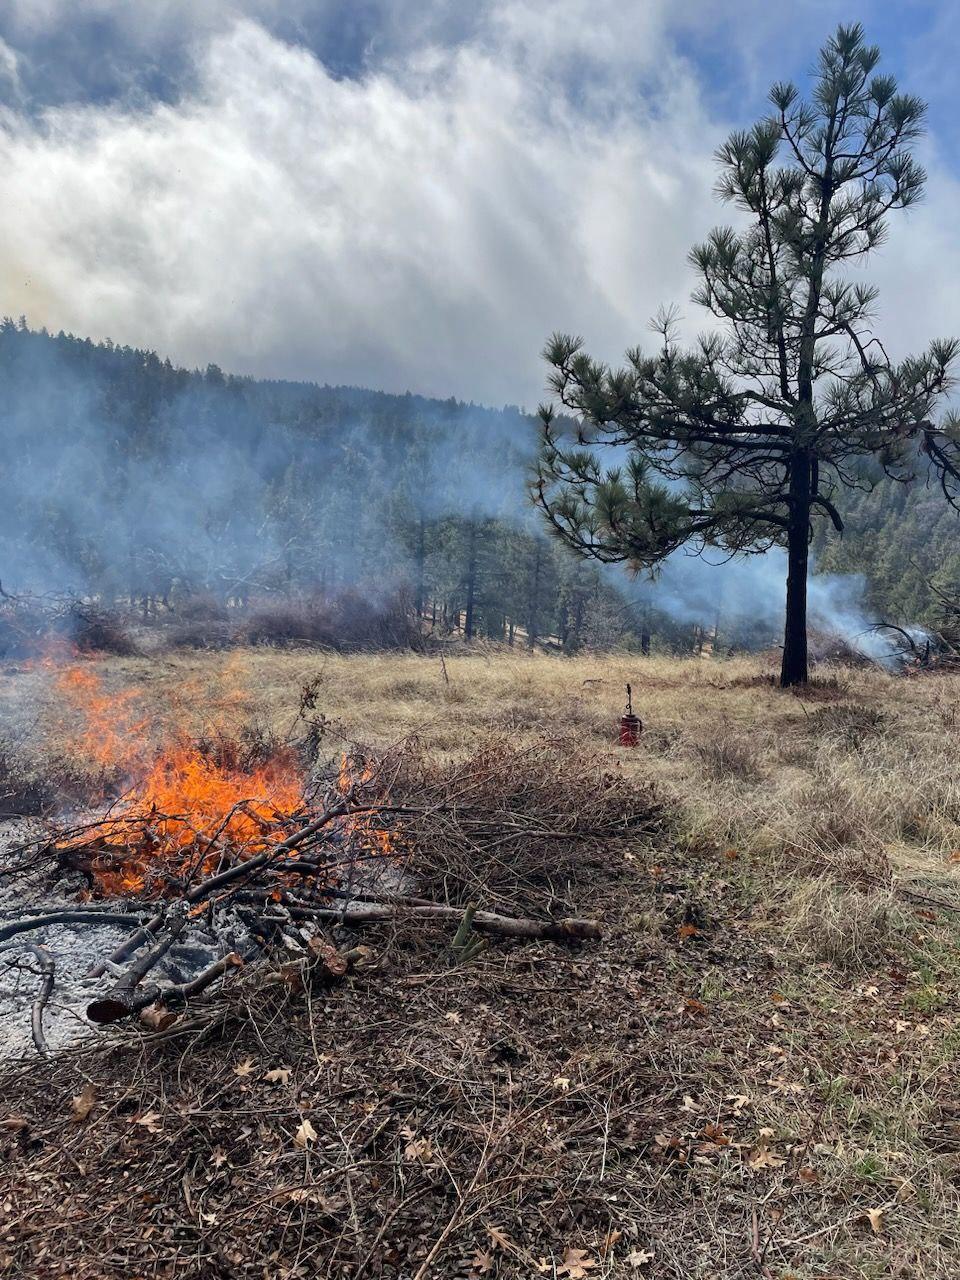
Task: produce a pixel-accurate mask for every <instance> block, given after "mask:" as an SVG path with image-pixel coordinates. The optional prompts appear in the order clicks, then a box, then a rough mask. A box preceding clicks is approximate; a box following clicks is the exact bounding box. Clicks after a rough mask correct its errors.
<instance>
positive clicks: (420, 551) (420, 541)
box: [414, 511, 427, 623]
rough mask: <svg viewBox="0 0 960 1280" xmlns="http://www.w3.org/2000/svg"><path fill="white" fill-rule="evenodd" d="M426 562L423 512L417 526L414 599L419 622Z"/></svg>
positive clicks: (425, 535) (425, 530) (421, 613)
mask: <svg viewBox="0 0 960 1280" xmlns="http://www.w3.org/2000/svg"><path fill="white" fill-rule="evenodd" d="M426 562H427V522H426V519H425V518H424V515H423V512H422V511H421V512H420V519H419V523H418V525H417V552H416V566H417V587H416V598H415V599H414V608H415V609H416V612H417V622H418V623H419V622H420V619H421V618H422V617H423V607H424V602H425V596H426V581H425V580H426Z"/></svg>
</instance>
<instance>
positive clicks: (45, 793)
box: [0, 742, 57, 819]
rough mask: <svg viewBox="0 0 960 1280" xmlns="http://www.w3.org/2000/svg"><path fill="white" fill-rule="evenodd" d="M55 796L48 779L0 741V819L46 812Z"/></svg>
mask: <svg viewBox="0 0 960 1280" xmlns="http://www.w3.org/2000/svg"><path fill="white" fill-rule="evenodd" d="M56 798H57V796H56V788H55V787H54V785H53V782H52V780H51V779H50V778H49V777H45V776H44V775H43V774H42V773H40V772H38V770H37V768H36V766H35V765H34V764H33V763H32V762H31V761H29V760H27V759H26V758H25V757H23V756H22V755H21V754H20V753H19V752H18V751H17V749H16V748H15V747H14V746H12V745H11V744H10V743H6V742H0V819H2V818H33V817H37V816H38V815H40V814H45V813H49V812H50V811H51V810H52V809H53V808H54V807H55V804H56Z"/></svg>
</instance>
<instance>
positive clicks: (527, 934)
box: [286, 902, 602, 942]
mask: <svg viewBox="0 0 960 1280" xmlns="http://www.w3.org/2000/svg"><path fill="white" fill-rule="evenodd" d="M286 909H287V910H288V911H289V914H290V915H291V916H292V917H293V918H294V919H296V920H299V919H303V920H306V919H313V920H332V921H336V922H337V923H339V924H346V925H354V924H357V925H359V924H375V923H377V922H378V921H381V920H408V919H410V920H424V919H435V920H455V921H456V922H457V924H458V925H459V924H460V922H461V921H462V920H463V908H462V907H447V906H443V905H442V904H440V903H431V904H430V905H429V906H407V905H404V904H400V903H393V902H353V903H346V904H345V905H344V906H342V907H312V906H311V907H294V906H291V907H288V908H286ZM472 927H473V928H474V929H476V931H477V932H478V933H493V934H497V935H499V936H500V937H503V938H526V939H527V940H528V941H536V940H538V939H547V940H549V941H551V942H574V941H587V940H590V941H596V940H597V939H599V938H600V937H601V936H602V934H601V931H600V926H599V925H598V924H597V922H596V921H595V920H581V919H578V918H575V917H567V918H564V919H561V920H529V919H525V918H524V917H522V916H501V915H496V914H495V913H494V912H493V911H476V912H474V915H473V920H472Z"/></svg>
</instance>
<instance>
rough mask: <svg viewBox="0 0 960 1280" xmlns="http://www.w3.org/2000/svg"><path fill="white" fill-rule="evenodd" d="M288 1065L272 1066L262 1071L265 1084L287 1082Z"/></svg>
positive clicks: (288, 1074)
mask: <svg viewBox="0 0 960 1280" xmlns="http://www.w3.org/2000/svg"><path fill="white" fill-rule="evenodd" d="M290 1070H291V1069H290V1067H274V1068H273V1069H272V1070H270V1071H267V1072H265V1073H264V1077H263V1078H264V1080H266V1082H267V1084H287V1083H288V1082H289V1080H290Z"/></svg>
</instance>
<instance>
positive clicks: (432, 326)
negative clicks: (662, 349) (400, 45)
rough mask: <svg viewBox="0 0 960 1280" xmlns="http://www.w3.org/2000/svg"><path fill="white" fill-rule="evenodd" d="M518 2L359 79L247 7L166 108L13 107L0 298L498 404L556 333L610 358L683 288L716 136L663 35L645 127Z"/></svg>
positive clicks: (638, 103)
mask: <svg viewBox="0 0 960 1280" xmlns="http://www.w3.org/2000/svg"><path fill="white" fill-rule="evenodd" d="M526 8H527V6H526V4H519V3H512V4H510V5H505V6H500V7H499V10H498V13H499V19H498V22H497V23H492V24H491V25H490V26H489V27H488V28H487V29H486V31H485V33H484V37H483V39H478V40H476V41H474V42H472V43H470V44H465V45H461V46H460V47H454V48H450V47H447V48H442V47H434V48H430V49H427V50H426V51H424V52H422V53H421V54H420V55H418V56H417V57H415V58H410V59H405V60H404V62H403V64H402V65H400V64H399V63H398V64H397V65H394V66H392V67H390V68H388V69H385V70H381V71H379V72H378V73H376V74H370V75H369V76H367V77H366V78H365V79H362V80H352V79H335V78H333V77H332V76H331V75H330V74H328V73H327V71H326V70H325V69H324V67H323V66H322V65H321V63H320V62H318V61H317V60H316V59H315V58H314V57H313V56H312V55H311V54H310V53H308V52H307V51H305V50H304V49H301V48H294V47H292V46H289V45H286V44H283V43H281V42H280V41H278V40H276V39H274V38H272V37H271V36H269V35H268V34H267V33H266V32H265V31H264V30H263V28H262V27H260V26H258V25H256V24H254V23H252V22H250V21H241V22H239V23H237V24H236V25H234V26H233V27H232V28H231V29H230V30H229V31H227V32H226V33H222V34H219V35H217V36H215V37H214V38H212V39H211V40H210V41H209V42H208V43H205V44H204V45H203V47H202V50H201V52H200V54H199V61H198V65H197V68H196V77H197V78H196V84H197V88H196V90H195V91H194V92H192V94H191V96H189V97H187V98H185V99H183V100H182V101H180V102H179V103H178V104H177V105H175V106H170V105H157V106H152V107H150V108H149V109H148V110H146V111H143V110H141V111H133V110H130V109H121V108H119V107H117V106H109V107H102V108H97V107H89V106H88V107H82V108H69V109H60V110H56V111H52V112H49V113H48V114H47V115H46V116H45V118H44V119H43V121H42V122H41V123H40V124H39V125H38V124H36V123H34V122H30V121H28V120H27V119H21V118H16V117H13V116H8V118H7V119H6V121H5V122H4V128H3V132H2V135H0V160H2V164H3V167H4V172H5V175H6V179H7V182H6V187H7V191H8V192H13V193H15V198H14V199H12V200H7V201H5V202H4V203H3V206H2V207H0V244H2V246H3V250H2V252H3V255H4V259H5V261H4V271H3V274H2V278H0V308H2V309H3V310H5V311H7V312H11V313H14V314H16V313H18V312H19V311H24V312H25V313H26V314H27V316H28V317H29V318H30V320H31V321H32V322H34V323H47V324H49V325H51V326H55V327H60V326H64V327H67V328H71V329H74V330H76V331H79V332H83V333H87V332H90V333H93V334H95V335H105V334H110V335H111V336H113V337H115V338H116V339H117V340H121V341H130V342H135V343H143V344H148V345H151V346H156V347H158V348H160V349H161V350H163V351H169V352H171V353H172V354H173V355H174V356H175V357H178V358H180V359H184V360H188V361H198V362H203V361H206V360H210V359H212V360H217V361H219V362H220V363H222V364H224V365H225V366H227V367H230V368H239V369H243V370H250V371H256V372H261V373H267V372H271V373H281V374H286V375H288V376H289V375H301V376H316V377H318V378H321V379H329V380H331V381H356V382H362V383H367V384H380V385H385V386H390V387H396V388H404V387H408V386H409V387H411V388H413V389H417V390H425V391H429V392H436V393H440V394H460V395H465V396H472V397H475V398H482V399H485V400H488V401H494V402H499V401H504V400H518V399H522V400H524V401H526V402H527V403H531V402H533V401H535V400H536V398H537V396H538V395H539V393H540V389H541V385H542V377H543V375H542V370H541V368H540V364H539V360H538V354H537V353H538V351H539V348H540V345H541V344H542V342H543V340H544V339H545V337H546V336H547V334H548V333H549V331H550V330H551V329H552V328H554V327H567V328H569V327H573V328H578V329H582V330H584V331H585V333H586V334H587V336H588V337H589V338H590V340H591V342H592V343H593V345H594V346H596V347H599V348H601V349H602V350H604V351H605V352H606V353H607V354H609V355H610V356H615V355H617V354H618V353H619V352H620V350H621V349H622V348H623V346H624V345H625V343H626V342H627V341H630V340H633V339H634V338H635V337H636V336H637V330H638V328H639V327H641V326H642V325H643V324H644V323H645V321H646V318H647V317H648V315H649V314H650V313H651V312H652V310H653V309H654V308H655V306H656V304H657V303H658V301H659V300H660V299H661V298H662V297H664V296H667V297H670V296H674V295H676V294H677V292H678V291H679V292H680V293H683V292H685V289H686V284H685V278H686V267H685V265H684V256H685V252H686V249H687V247H688V243H689V241H690V240H691V238H693V236H694V234H695V233H699V232H701V231H702V230H703V228H704V227H705V226H707V225H708V223H709V219H710V216H711V213H712V211H711V210H710V209H709V208H708V207H707V202H706V201H705V200H704V193H705V191H707V190H708V189H709V186H710V182H711V178H712V175H711V170H710V164H709V153H710V148H711V146H712V144H713V142H714V140H715V137H714V134H715V130H714V129H713V127H712V126H711V125H710V123H709V122H708V121H706V120H705V119H704V118H703V114H702V112H701V111H700V109H699V107H698V102H697V93H696V89H695V86H694V84H693V81H692V79H691V77H690V75H689V72H688V70H687V69H686V68H685V67H684V66H683V64H682V63H680V62H679V61H678V60H677V59H676V58H673V57H671V56H670V51H669V47H668V46H666V45H664V46H663V47H662V48H661V49H660V51H659V55H657V54H656V50H654V49H652V48H651V47H650V45H649V43H646V44H645V45H644V50H645V52H644V57H643V59H642V62H641V63H640V65H641V66H642V67H643V68H644V69H645V74H646V75H647V76H648V77H650V76H653V77H656V79H657V80H658V84H659V87H660V88H661V90H662V96H661V99H660V102H659V104H658V110H657V113H656V118H654V113H653V111H652V110H651V109H650V108H649V107H648V106H646V105H645V103H644V100H643V99H642V98H641V99H639V100H638V99H637V98H636V95H635V94H632V93H627V92H626V85H625V84H621V82H620V81H618V79H617V77H616V76H611V77H609V78H608V79H607V80H606V82H605V86H604V93H603V102H602V104H598V103H597V102H596V101H595V100H593V99H594V97H595V95H591V94H586V95H584V94H580V93H578V94H577V95H576V96H570V95H567V94H566V93H564V92H563V83H564V82H563V81H562V80H561V79H559V78H557V77H555V76H554V75H553V73H552V71H551V66H550V59H549V57H548V51H547V50H545V49H544V48H543V44H544V40H543V31H542V30H541V31H540V32H539V46H538V50H537V56H536V57H535V58H534V57H533V56H532V54H531V52H530V49H529V46H528V45H527V44H526V43H525V37H524V36H523V33H522V30H521V25H520V18H521V16H522V14H523V12H524V11H525V10H526ZM538 11H539V12H541V13H542V12H543V6H539V7H538ZM607 12H608V17H609V22H608V24H607V27H608V29H609V30H610V31H616V30H617V29H618V27H620V28H623V30H624V31H625V32H626V27H627V25H628V24H624V23H623V22H622V20H620V19H618V18H617V17H616V6H615V5H614V4H610V6H609V9H608V11H607ZM510 13H512V14H513V17H512V18H510V19H509V21H508V17H509V14H510ZM585 13H586V7H585V5H584V4H583V3H582V0H560V3H558V5H557V9H556V12H555V14H554V17H555V18H556V20H557V22H556V25H555V26H554V24H551V23H548V24H547V25H546V27H545V28H544V29H545V30H546V31H548V32H549V31H550V30H554V29H555V30H556V31H557V32H558V41H560V43H562V45H563V48H564V56H565V58H566V59H567V60H568V62H569V59H571V58H572V57H573V53H574V50H575V44H573V43H571V42H572V36H571V30H572V29H573V28H574V26H575V24H577V23H578V21H579V20H581V19H583V17H584V15H585ZM602 25H603V24H602V23H601V26H602ZM581 27H582V29H584V30H587V29H588V28H587V27H586V26H583V24H582V22H581ZM507 29H509V30H508V34H504V31H506V30H507ZM531 38H532V29H531ZM606 53H607V48H606V45H605V44H604V45H602V46H601V47H592V48H590V49H588V50H587V51H586V54H585V60H584V66H585V67H586V68H587V69H589V68H590V65H591V62H592V60H593V59H592V57H590V56H589V55H594V56H595V57H597V58H603V57H606ZM636 65H637V60H636V59H635V60H634V62H633V63H631V64H630V66H629V68H628V65H627V60H626V59H625V60H624V61H623V63H622V67H623V72H624V75H626V74H628V71H629V75H630V76H633V75H634V73H635V67H636ZM618 85H619V86H620V87H621V88H623V89H624V95H623V102H622V105H621V104H620V103H619V102H618V101H617V99H616V90H617V88H618Z"/></svg>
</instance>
